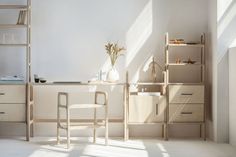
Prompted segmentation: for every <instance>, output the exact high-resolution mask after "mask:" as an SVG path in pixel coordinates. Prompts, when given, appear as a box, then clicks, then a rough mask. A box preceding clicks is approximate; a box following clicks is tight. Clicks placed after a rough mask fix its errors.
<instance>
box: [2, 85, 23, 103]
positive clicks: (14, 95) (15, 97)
mask: <svg viewBox="0 0 236 157" xmlns="http://www.w3.org/2000/svg"><path fill="white" fill-rule="evenodd" d="M0 103H22V104H23V103H25V85H0Z"/></svg>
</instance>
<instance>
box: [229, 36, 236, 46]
mask: <svg viewBox="0 0 236 157" xmlns="http://www.w3.org/2000/svg"><path fill="white" fill-rule="evenodd" d="M229 47H230V48H231V47H236V38H235V39H234V41H233V42H232V44H231V45H230V46H229Z"/></svg>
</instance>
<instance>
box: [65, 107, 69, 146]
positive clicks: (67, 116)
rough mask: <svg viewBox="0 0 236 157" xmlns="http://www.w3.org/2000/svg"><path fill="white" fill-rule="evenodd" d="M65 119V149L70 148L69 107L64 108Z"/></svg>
mask: <svg viewBox="0 0 236 157" xmlns="http://www.w3.org/2000/svg"><path fill="white" fill-rule="evenodd" d="M66 112H67V114H66V120H67V129H66V130H67V149H69V148H70V111H69V108H67V109H66Z"/></svg>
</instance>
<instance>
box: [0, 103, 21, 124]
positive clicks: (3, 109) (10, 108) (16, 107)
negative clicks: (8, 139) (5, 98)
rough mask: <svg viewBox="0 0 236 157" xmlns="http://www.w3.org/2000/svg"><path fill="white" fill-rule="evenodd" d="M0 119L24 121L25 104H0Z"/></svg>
mask: <svg viewBox="0 0 236 157" xmlns="http://www.w3.org/2000/svg"><path fill="white" fill-rule="evenodd" d="M0 121H14V122H23V121H25V104H0Z"/></svg>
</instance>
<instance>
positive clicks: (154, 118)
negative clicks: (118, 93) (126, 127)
mask: <svg viewBox="0 0 236 157" xmlns="http://www.w3.org/2000/svg"><path fill="white" fill-rule="evenodd" d="M163 102H164V101H163V100H162V99H161V101H160V100H159V97H157V96H138V95H132V96H130V100H129V122H130V123H148V122H150V123H151V122H161V121H164V108H165V106H164V105H165V103H163Z"/></svg>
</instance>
